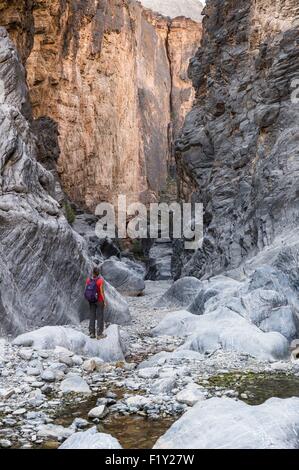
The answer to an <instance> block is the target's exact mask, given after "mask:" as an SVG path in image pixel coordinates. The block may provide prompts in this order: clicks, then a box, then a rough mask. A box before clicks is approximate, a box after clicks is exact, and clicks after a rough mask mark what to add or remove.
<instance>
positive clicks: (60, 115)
mask: <svg viewBox="0 0 299 470" xmlns="http://www.w3.org/2000/svg"><path fill="white" fill-rule="evenodd" d="M12 3H13V5H12ZM16 3H18V4H17V5H16ZM0 24H2V25H5V26H6V27H7V28H8V30H9V33H10V35H11V37H12V38H13V39H14V41H15V42H16V44H17V46H18V48H19V50H20V54H21V55H22V59H23V61H24V63H25V64H26V70H27V76H28V83H29V88H30V98H31V102H32V107H33V114H34V117H35V118H36V130H37V131H38V132H39V136H40V139H39V140H40V143H41V145H40V147H41V154H42V156H41V158H42V160H43V162H44V161H45V160H47V161H48V160H49V157H50V158H52V157H53V158H54V160H55V159H57V152H56V153H55V152H54V154H53V148H54V147H55V146H54V147H53V145H48V144H49V143H50V144H53V143H54V144H55V142H56V140H57V141H58V143H59V146H60V152H58V153H60V155H58V156H59V158H58V166H57V169H58V172H59V174H60V177H61V180H62V183H63V187H64V189H65V190H66V192H67V194H68V196H69V197H70V198H71V199H72V200H73V201H75V202H77V203H79V204H80V205H84V206H85V207H88V208H89V209H92V210H93V209H94V207H95V206H96V205H97V204H98V203H99V202H100V201H102V200H105V201H112V202H113V201H114V199H115V195H116V194H125V195H127V196H128V198H129V199H131V200H134V201H136V200H139V199H140V200H142V201H147V202H149V201H151V200H155V198H156V196H157V195H158V193H159V191H160V189H161V188H162V187H163V186H164V185H165V183H166V179H167V175H168V167H169V166H170V165H171V160H173V141H174V138H175V137H176V136H177V132H178V129H179V128H180V127H181V125H182V122H183V119H184V117H185V114H186V112H187V111H188V110H189V109H190V108H191V104H192V100H193V96H194V94H193V90H192V85H191V81H190V80H189V79H188V76H187V67H188V62H189V59H190V58H191V57H192V56H193V54H194V52H195V50H196V48H197V45H198V43H199V41H200V37H201V24H200V23H199V22H198V21H194V20H192V19H188V18H184V17H181V18H175V19H171V18H166V17H163V16H161V15H160V14H157V13H154V12H153V11H150V10H146V9H145V8H144V7H143V6H142V5H141V4H140V3H137V2H135V1H134V0H125V1H120V0H101V1H100V2H94V1H92V0H86V1H84V2H83V3H82V2H81V3H78V4H76V5H75V4H73V3H72V2H65V1H63V0H54V1H49V0H37V1H35V2H28V1H25V0H22V1H21V2H10V1H3V2H1V19H0ZM55 124H56V128H55ZM46 131H47V132H46ZM44 153H46V157H45V155H44Z"/></svg>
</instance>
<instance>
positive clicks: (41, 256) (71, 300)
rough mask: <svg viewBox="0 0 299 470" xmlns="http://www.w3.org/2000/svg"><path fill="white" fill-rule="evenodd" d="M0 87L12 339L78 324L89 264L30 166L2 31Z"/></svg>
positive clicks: (11, 54) (3, 252)
mask: <svg viewBox="0 0 299 470" xmlns="http://www.w3.org/2000/svg"><path fill="white" fill-rule="evenodd" d="M0 87H1V88H0V170H1V173H0V323H1V333H2V332H13V333H14V334H17V333H19V332H22V331H24V330H26V329H30V328H32V327H33V326H37V325H43V324H48V323H49V322H51V323H52V324H62V323H68V322H70V321H74V322H76V321H79V318H80V312H81V313H82V307H83V306H82V305H81V298H82V285H84V278H83V276H84V274H85V273H86V271H87V270H88V266H89V264H88V260H87V258H86V256H85V254H84V244H83V240H82V239H81V237H79V236H78V235H77V234H75V233H74V232H73V231H72V229H71V227H70V226H69V224H68V223H67V221H66V219H65V218H64V216H63V214H62V212H61V210H60V206H59V204H58V202H57V201H56V200H55V199H54V197H53V194H54V178H53V176H52V174H51V173H50V172H48V171H47V170H45V168H44V167H43V166H42V165H41V164H40V163H38V162H37V147H36V138H35V136H34V134H33V133H32V130H31V127H30V122H29V121H28V119H30V114H31V109H30V104H29V100H28V96H29V95H28V89H27V87H26V85H25V70H24V68H23V66H22V64H21V62H20V60H19V57H18V54H17V52H16V49H15V47H14V45H13V43H12V42H11V40H10V39H9V37H8V34H7V32H6V30H5V29H4V28H0ZM66 273H67V275H66ZM82 283H83V284H82Z"/></svg>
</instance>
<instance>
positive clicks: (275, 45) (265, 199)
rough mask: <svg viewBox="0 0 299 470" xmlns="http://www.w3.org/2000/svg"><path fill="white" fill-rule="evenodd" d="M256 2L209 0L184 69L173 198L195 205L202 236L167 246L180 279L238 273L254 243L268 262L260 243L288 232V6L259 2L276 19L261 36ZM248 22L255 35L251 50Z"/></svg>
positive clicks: (291, 184) (293, 221) (292, 65)
mask: <svg viewBox="0 0 299 470" xmlns="http://www.w3.org/2000/svg"><path fill="white" fill-rule="evenodd" d="M149 1H150V0H149ZM264 6H265V5H264V3H263V2H262V0H259V1H258V3H256V2H255V3H254V4H253V3H252V2H245V1H242V3H240V2H235V3H234V2H229V3H227V2H223V1H222V0H210V1H209V2H207V5H206V7H205V13H206V16H205V21H204V25H203V38H202V42H201V45H199V47H200V48H199V50H198V51H197V52H196V54H195V55H194V57H193V58H192V59H191V61H190V66H189V77H190V78H191V80H192V82H193V86H194V88H195V93H196V96H197V99H196V101H195V103H194V107H193V109H192V110H191V111H190V112H189V113H188V115H187V116H186V119H185V124H184V127H183V129H182V132H181V135H180V137H179V138H178V140H177V142H176V163H177V165H176V167H177V168H176V170H177V174H178V176H179V180H180V181H181V182H182V183H181V185H179V188H180V191H179V197H181V198H184V200H193V201H194V202H200V203H203V204H204V209H205V210H204V212H205V213H204V240H203V244H202V248H200V249H199V250H198V251H196V252H195V253H193V254H191V259H190V252H187V251H184V250H183V249H181V250H177V251H176V253H175V259H173V263H174V265H176V266H178V267H179V270H178V271H179V273H178V274H177V275H180V276H186V275H187V276H196V277H198V278H199V279H202V278H203V277H204V278H205V279H206V278H209V277H211V276H212V275H215V274H217V273H219V272H224V271H225V270H235V269H240V272H242V271H243V268H244V265H243V263H244V261H245V260H250V259H252V258H253V257H254V256H256V255H257V254H258V253H259V252H261V251H262V250H265V259H266V258H268V264H271V261H270V258H271V253H270V252H269V250H268V249H267V248H269V247H271V245H273V243H275V242H276V240H277V241H278V240H279V238H280V237H281V239H280V243H279V244H280V248H282V247H284V248H285V247H288V245H290V244H291V240H290V232H291V230H294V231H295V232H297V234H298V208H299V207H298V197H297V193H298V188H299V183H298V178H297V172H298V166H297V164H298V157H299V148H298V122H299V107H298V105H296V104H295V103H294V100H292V99H291V98H292V96H291V95H292V93H293V94H294V95H296V89H295V84H294V88H292V86H291V83H292V82H293V80H295V79H296V78H298V73H297V71H298V68H299V52H298V48H297V37H298V27H297V19H298V12H297V5H296V3H295V2H288V3H287V4H286V2H285V1H284V0H278V1H277V2H275V3H273V2H268V3H267V16H268V17H269V18H271V17H272V18H273V17H277V18H279V21H280V26H277V27H276V26H275V25H274V24H271V26H270V27H269V29H268V31H267V33H265V23H264V21H263V20H262V16H263V14H262V10H263V7H264ZM286 17H288V19H289V21H288V22H287V24H286V22H285V20H284V19H285V18H286ZM253 24H254V29H255V33H254V36H255V37H260V38H261V41H257V42H256V43H255V45H254V46H253V47H254V49H255V53H254V55H252V41H253V35H252V27H253ZM270 38H271V39H270ZM294 51H295V52H294ZM224 75H225V77H226V79H225V80H223V76H224ZM297 246H298V236H297ZM245 271H246V268H245ZM243 273H244V271H243Z"/></svg>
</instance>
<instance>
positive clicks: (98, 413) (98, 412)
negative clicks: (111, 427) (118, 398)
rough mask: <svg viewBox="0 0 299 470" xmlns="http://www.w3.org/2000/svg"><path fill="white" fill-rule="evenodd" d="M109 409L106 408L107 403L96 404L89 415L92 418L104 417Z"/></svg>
mask: <svg viewBox="0 0 299 470" xmlns="http://www.w3.org/2000/svg"><path fill="white" fill-rule="evenodd" d="M107 414H108V410H107V408H106V405H100V406H96V407H95V408H92V410H90V412H89V413H88V417H89V418H90V419H102V418H105V416H107Z"/></svg>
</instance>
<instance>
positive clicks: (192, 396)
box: [175, 382, 206, 406]
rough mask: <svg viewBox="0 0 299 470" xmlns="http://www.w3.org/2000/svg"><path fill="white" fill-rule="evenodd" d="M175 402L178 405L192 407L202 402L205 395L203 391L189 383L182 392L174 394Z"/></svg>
mask: <svg viewBox="0 0 299 470" xmlns="http://www.w3.org/2000/svg"><path fill="white" fill-rule="evenodd" d="M175 398H176V400H177V401H178V402H179V403H183V404H184V405H188V406H193V405H195V403H197V402H198V401H202V400H205V399H206V394H205V392H204V389H203V388H202V387H200V386H199V385H197V384H195V383H194V382H191V383H190V384H188V385H187V387H185V388H184V389H183V390H181V391H180V392H179V393H177V394H176V397H175Z"/></svg>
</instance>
